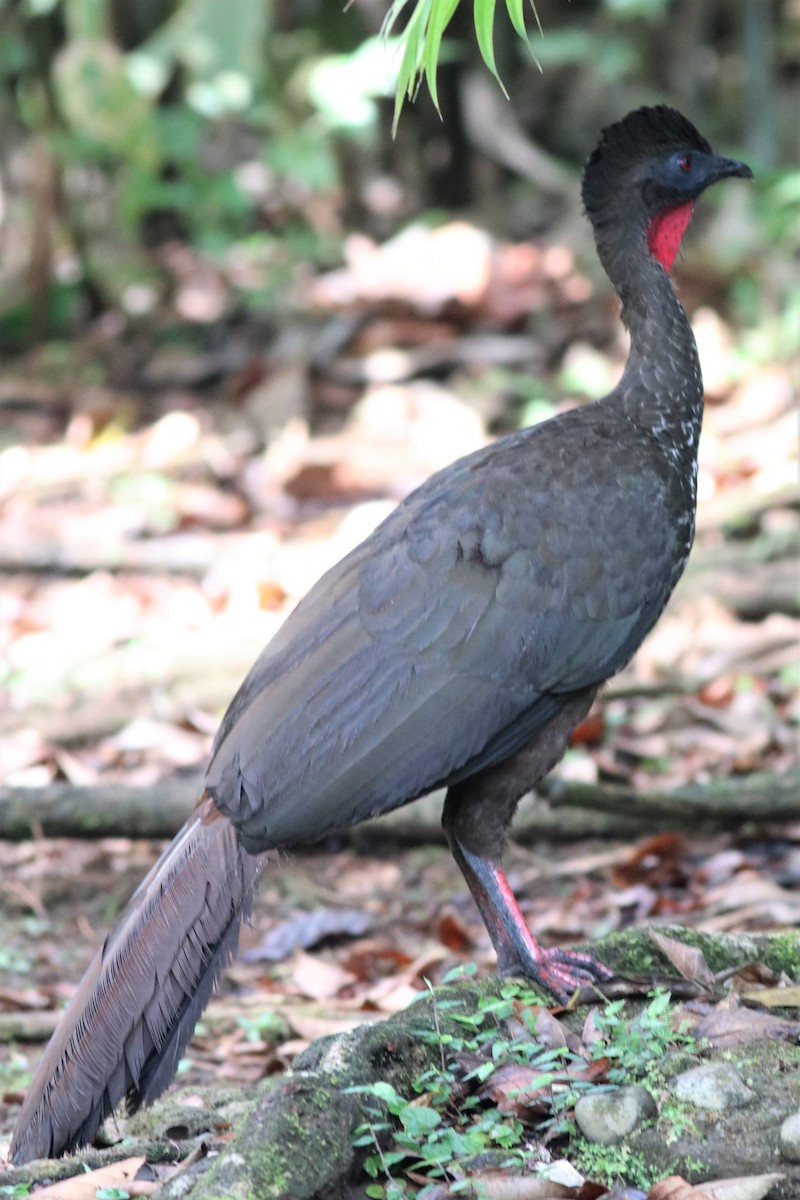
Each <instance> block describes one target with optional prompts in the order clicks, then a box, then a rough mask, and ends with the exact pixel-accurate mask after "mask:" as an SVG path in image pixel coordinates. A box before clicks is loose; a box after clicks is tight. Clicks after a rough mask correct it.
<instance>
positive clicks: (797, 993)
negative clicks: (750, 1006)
mask: <svg viewBox="0 0 800 1200" xmlns="http://www.w3.org/2000/svg"><path fill="white" fill-rule="evenodd" d="M742 999H743V1000H752V1001H753V1002H754V1003H756V1004H763V1006H764V1007H765V1008H800V984H795V985H794V986H793V987H772V988H761V989H760V990H757V991H754V992H742Z"/></svg>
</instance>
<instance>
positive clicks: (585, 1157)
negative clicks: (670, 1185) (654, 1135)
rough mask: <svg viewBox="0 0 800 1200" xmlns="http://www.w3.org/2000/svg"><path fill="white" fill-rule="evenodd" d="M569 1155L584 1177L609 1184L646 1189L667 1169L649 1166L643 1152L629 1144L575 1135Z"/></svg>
mask: <svg viewBox="0 0 800 1200" xmlns="http://www.w3.org/2000/svg"><path fill="white" fill-rule="evenodd" d="M570 1158H571V1160H572V1162H573V1165H574V1166H575V1167H576V1168H577V1169H578V1170H579V1171H581V1172H583V1174H584V1175H585V1176H586V1177H587V1179H591V1180H592V1182H594V1183H602V1184H606V1185H607V1186H608V1187H612V1186H613V1185H614V1184H620V1183H622V1184H628V1185H631V1186H633V1187H638V1188H642V1190H643V1191H648V1190H649V1189H650V1188H651V1187H652V1186H653V1184H654V1183H656V1182H657V1180H659V1179H663V1178H664V1175H665V1174H667V1175H668V1174H669V1173H670V1172H669V1171H666V1172H665V1170H664V1169H663V1168H661V1167H648V1165H647V1163H646V1162H645V1160H644V1158H643V1156H642V1155H641V1154H640V1153H639V1152H638V1151H637V1150H633V1149H631V1147H630V1146H625V1145H617V1146H597V1145H595V1144H594V1143H593V1142H587V1141H586V1139H585V1138H583V1137H577V1138H575V1140H574V1142H573V1143H572V1147H571V1154H570Z"/></svg>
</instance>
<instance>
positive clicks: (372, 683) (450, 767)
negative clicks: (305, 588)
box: [207, 394, 689, 850]
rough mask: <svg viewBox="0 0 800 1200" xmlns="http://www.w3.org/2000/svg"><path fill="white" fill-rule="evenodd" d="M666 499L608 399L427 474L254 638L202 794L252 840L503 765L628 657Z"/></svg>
mask: <svg viewBox="0 0 800 1200" xmlns="http://www.w3.org/2000/svg"><path fill="white" fill-rule="evenodd" d="M684 510H685V497H684V496H683V495H682V492H681V486H680V472H678V473H677V474H676V470H675V464H674V463H672V464H671V463H670V462H669V458H668V456H665V455H664V454H663V453H662V452H661V451H660V449H659V447H658V445H657V444H656V443H654V441H653V439H652V438H651V437H650V436H649V434H648V433H647V432H646V431H644V430H642V429H641V428H639V427H638V426H637V425H636V424H635V423H633V422H631V421H628V420H625V419H624V418H622V416H621V414H620V411H619V404H618V402H617V400H616V396H615V395H614V394H612V396H611V397H608V398H606V400H604V401H600V402H597V403H594V404H590V405H587V406H586V407H584V408H582V409H576V410H573V411H571V412H569V413H568V414H565V415H562V416H561V417H559V418H558V419H556V420H552V421H548V422H545V423H543V424H542V425H539V426H537V427H535V428H533V429H527V430H524V431H523V432H521V433H518V434H512V435H510V436H508V437H506V438H503V439H501V440H500V441H498V442H496V443H495V444H494V445H492V446H489V447H487V448H485V449H482V450H479V451H477V452H476V453H474V454H472V455H470V456H468V457H467V458H465V459H462V460H460V461H459V462H457V463H455V464H453V465H452V466H451V467H448V468H446V469H445V470H443V471H440V472H439V473H438V474H437V475H435V476H433V477H432V478H431V479H429V480H428V481H427V482H426V483H425V484H423V486H422V487H420V488H419V489H418V490H417V491H415V492H414V493H412V495H410V496H409V497H408V498H407V499H406V501H405V502H404V503H403V504H402V505H400V506H399V508H398V509H397V510H396V511H395V512H394V513H392V514H391V515H390V516H389V518H388V519H387V520H386V521H384V522H383V523H382V524H381V525H380V526H378V528H377V529H376V530H375V531H374V532H373V534H372V535H371V536H370V537H369V538H367V540H366V541H365V542H364V543H362V545H361V546H359V547H358V548H357V549H356V550H354V551H353V552H352V553H351V554H349V555H348V556H347V557H346V558H345V559H343V560H342V561H341V562H340V563H339V564H338V565H337V566H335V567H334V568H332V570H330V571H329V572H327V574H326V575H324V576H323V577H322V579H320V581H319V582H318V583H317V584H316V586H315V587H314V588H313V589H312V590H311V592H309V594H308V595H307V596H306V597H305V599H304V600H303V601H302V602H301V603H300V604H299V605H298V607H297V609H296V610H295V611H294V613H292V615H291V616H290V617H289V618H288V620H287V621H286V623H285V625H284V626H283V628H282V629H281V630H280V631H279V632H278V634H277V635H276V637H275V638H274V639H273V641H272V642H271V643H270V645H269V646H267V648H266V650H265V651H264V653H263V654H262V655H261V657H260V658H259V660H258V661H257V662H256V664H255V665H254V667H253V669H252V670H251V672H250V674H249V675H248V677H247V678H246V679H245V681H244V683H243V684H242V687H241V688H240V690H239V692H238V693H237V696H236V697H235V698H234V701H233V703H232V704H231V707H230V709H229V711H228V714H227V715H226V717H225V719H224V721H223V723H222V726H221V729H220V732H219V735H218V738H217V742H216V745H215V752H214V755H213V758H212V761H211V764H210V767H209V771H208V776H207V787H208V790H209V791H210V793H211V795H212V796H213V797H214V799H215V801H216V802H217V804H218V805H219V806H220V807H221V808H222V809H223V810H224V811H226V812H227V813H228V814H229V815H230V816H231V817H232V819H233V820H234V821H235V823H236V824H237V825H238V826H239V827H240V828H241V830H242V833H243V835H244V837H245V844H248V845H249V846H251V847H252V848H254V849H259V850H261V849H265V848H267V847H269V846H275V845H283V844H288V843H292V842H296V841H303V840H307V839H312V838H315V837H319V836H322V835H323V834H324V833H326V832H327V831H329V830H332V829H335V828H339V827H342V826H345V825H348V824H351V823H353V822H355V821H359V820H362V819H364V817H365V816H369V815H374V814H377V813H380V812H385V811H388V810H389V809H391V808H393V807H395V806H397V805H399V804H402V803H405V802H407V801H409V800H412V799H414V798H415V797H416V796H418V795H420V794H422V793H423V792H426V791H429V790H431V789H432V788H434V787H436V786H438V785H440V784H443V783H446V782H450V781H452V779H453V778H456V777H459V776H462V775H465V774H469V773H472V772H473V771H475V770H477V769H479V768H480V767H482V766H484V765H487V764H488V763H489V762H494V761H498V760H499V759H501V758H504V757H506V756H507V755H508V754H509V753H511V752H513V750H515V749H516V748H518V746H519V745H521V744H522V743H523V742H524V741H525V740H526V739H527V738H528V737H529V736H530V734H531V733H532V732H533V731H534V730H535V729H536V728H538V727H539V726H540V725H541V724H543V723H544V722H545V721H547V720H548V719H549V718H550V717H551V716H552V715H553V713H554V712H555V711H557V710H558V708H559V707H560V705H561V704H562V703H563V702H564V697H565V696H567V695H568V694H569V693H570V692H571V691H573V690H577V689H580V688H582V687H586V686H588V685H590V684H595V683H598V682H600V681H602V680H603V679H605V678H607V677H608V676H609V675H611V674H613V673H614V672H615V671H617V670H619V669H620V667H622V666H623V665H624V663H625V662H627V660H628V659H629V658H630V657H631V655H632V654H633V653H634V651H635V650H636V648H637V646H638V645H639V643H640V642H641V640H642V638H643V637H644V635H645V634H646V632H647V631H648V630H649V629H650V627H651V626H652V625H653V623H654V622H655V620H656V619H657V618H658V616H659V614H660V612H661V611H662V609H663V607H664V604H665V603H666V601H667V599H668V597H669V594H670V592H671V590H672V588H673V586H674V584H675V581H676V580H677V578H678V576H679V575H680V572H681V570H682V567H683V563H684V561H685V557H686V554H687V553H688V548H689V546H688V544H686V538H685V531H684V530H683V528H682V526H681V523H680V520H679V515H680V513H682V512H683V511H684Z"/></svg>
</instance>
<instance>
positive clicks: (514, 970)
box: [448, 833, 613, 1004]
mask: <svg viewBox="0 0 800 1200" xmlns="http://www.w3.org/2000/svg"><path fill="white" fill-rule="evenodd" d="M448 836H449V838H450V849H451V851H452V853H453V857H454V858H455V860H456V862H457V863H458V865H459V867H460V868H461V872H462V874H463V876H464V878H465V879H466V881H467V884H468V885H469V889H470V891H471V892H472V895H473V897H474V899H475V903H476V904H477V906H478V910H479V912H480V914H481V917H482V918H483V922H484V924H485V926H486V928H487V930H488V931H489V937H490V938H491V939H492V945H493V946H494V949H495V953H496V955H497V969H498V972H499V973H500V974H501V975H521V976H524V977H525V978H528V979H532V980H534V982H535V983H538V984H539V985H540V987H542V988H544V990H545V991H546V992H548V993H549V994H550V995H551V996H553V997H554V998H555V999H556V1000H557V1001H559V1003H562V1004H563V1003H566V1002H567V1001H568V1000H569V998H570V997H571V996H572V995H573V994H574V993H575V992H576V991H580V989H581V987H585V986H591V985H596V984H598V983H601V982H603V981H604V980H608V979H611V978H613V971H609V969H608V968H607V967H604V966H603V964H602V963H599V962H597V961H596V960H595V959H593V958H592V957H591V956H590V955H588V954H578V953H577V952H575V951H567V950H555V949H554V950H544V949H542V947H541V946H540V945H539V943H538V942H537V941H536V938H535V937H534V936H533V934H532V933H531V931H530V929H529V928H528V926H527V924H526V922H525V918H524V917H523V915H522V912H521V910H520V907H519V904H518V903H517V900H516V897H515V896H514V893H513V892H512V890H511V887H510V885H509V882H508V880H507V879H506V877H505V874H504V872H503V868H502V867H501V866H500V865H499V863H495V862H492V861H490V860H489V859H486V858H482V857H481V856H480V855H478V854H471V853H470V851H469V850H466V849H465V848H464V847H463V846H461V845H460V844H459V843H458V842H457V841H456V840H455V838H454V837H453V836H452V834H450V833H448Z"/></svg>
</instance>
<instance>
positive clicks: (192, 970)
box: [11, 797, 268, 1163]
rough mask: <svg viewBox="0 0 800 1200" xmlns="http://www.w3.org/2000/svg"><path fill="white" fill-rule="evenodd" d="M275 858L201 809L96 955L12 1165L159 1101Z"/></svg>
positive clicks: (34, 1093) (52, 1051)
mask: <svg viewBox="0 0 800 1200" xmlns="http://www.w3.org/2000/svg"><path fill="white" fill-rule="evenodd" d="M267 857H268V855H267V854H261V855H249V854H247V853H246V852H245V851H244V850H243V849H242V848H241V846H240V844H239V838H238V835H237V833H236V830H235V829H234V827H233V826H232V825H231V823H230V821H229V820H228V819H227V818H226V817H224V816H223V815H222V814H221V813H220V811H219V809H217V808H216V807H215V806H214V804H213V803H212V801H211V800H209V799H208V798H206V797H204V798H203V799H202V800H201V801H200V803H199V805H198V807H197V808H196V810H195V813H194V815H193V816H192V818H191V819H190V820H189V821H188V822H187V823H186V825H185V826H184V827H183V829H182V830H181V832H180V833H179V834H178V835H177V837H176V838H175V840H174V841H173V842H172V843H171V845H170V846H168V847H167V849H166V850H165V851H164V853H163V855H162V856H161V858H160V859H159V860H158V862H157V863H156V864H155V866H154V867H153V868H152V870H151V871H150V873H149V874H148V875H147V877H146V878H145V879H144V880H143V882H142V883H141V884H140V886H139V888H138V889H137V890H136V892H135V893H134V895H133V896H132V898H131V900H130V902H129V903H128V905H127V907H126V908H125V909H124V911H123V912H122V914H121V915H120V917H119V919H118V920H117V922H116V924H115V925H114V927H113V929H112V930H111V932H110V933H109V935H108V937H107V938H106V941H105V943H104V945H103V947H102V949H101V950H99V951H98V953H97V955H96V956H95V958H94V960H93V962H92V964H91V966H90V967H89V969H88V971H87V972H86V975H85V976H84V978H83V980H82V982H81V985H80V987H79V988H78V990H77V992H76V993H75V995H74V996H73V998H72V1000H71V1001H70V1004H69V1006H68V1007H67V1009H66V1011H65V1013H64V1016H63V1017H62V1020H61V1023H60V1024H59V1026H58V1028H57V1029H56V1031H55V1033H54V1035H53V1037H52V1039H51V1041H50V1044H49V1046H48V1048H47V1050H46V1052H45V1055H44V1057H43V1058H42V1061H41V1062H40V1063H39V1067H38V1069H37V1071H36V1074H35V1076H34V1079H33V1082H32V1084H31V1087H30V1089H29V1090H28V1094H27V1096H26V1097H25V1102H24V1104H23V1106H22V1109H21V1111H20V1114H19V1117H18V1119H17V1125H16V1129H15V1130H14V1137H13V1139H12V1142H11V1160H12V1162H14V1163H23V1162H28V1161H29V1160H30V1159H32V1158H46V1157H55V1156H57V1155H59V1154H63V1153H64V1152H65V1151H68V1150H74V1149H76V1148H77V1147H78V1146H81V1145H84V1144H85V1143H86V1142H88V1141H90V1140H91V1139H92V1138H93V1137H94V1135H95V1134H96V1133H97V1130H98V1129H99V1127H100V1125H101V1124H102V1122H103V1121H104V1120H105V1118H106V1117H107V1116H108V1115H109V1114H110V1113H111V1112H112V1111H113V1109H114V1108H115V1107H116V1106H117V1105H118V1104H119V1103H120V1101H121V1100H122V1099H123V1098H124V1099H125V1100H126V1101H127V1106H128V1110H129V1111H135V1110H136V1109H137V1108H139V1107H140V1106H141V1105H142V1104H149V1103H150V1102H151V1101H152V1100H154V1099H155V1098H156V1097H157V1096H159V1095H160V1094H161V1092H163V1091H164V1089H165V1088H166V1087H167V1086H168V1084H169V1083H170V1081H171V1080H172V1078H173V1077H174V1075H175V1072H176V1070H177V1066H178V1062H179V1060H180V1057H181V1055H182V1053H183V1051H184V1049H185V1047H186V1044H187V1042H188V1041H189V1038H190V1037H191V1035H192V1030H193V1029H194V1026H195V1023H196V1021H197V1020H198V1018H199V1016H200V1014H201V1012H202V1011H203V1009H204V1008H205V1006H206V1004H207V1003H208V1001H209V999H210V998H211V993H212V991H213V990H214V985H215V983H216V981H217V979H218V978H219V975H220V972H221V971H222V969H223V967H224V966H225V964H226V963H227V962H228V961H229V960H230V958H231V957H232V956H233V954H234V953H235V952H236V946H237V943H238V939H239V929H240V926H241V922H242V918H243V917H246V916H247V915H248V913H249V909H250V904H251V900H252V895H253V890H254V888H255V885H256V883H257V881H258V877H259V875H260V874H261V871H262V869H263V867H264V864H265V862H266V859H267Z"/></svg>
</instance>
